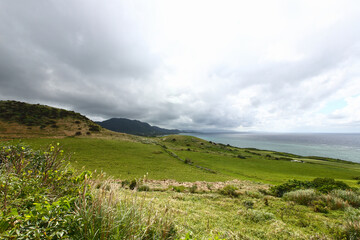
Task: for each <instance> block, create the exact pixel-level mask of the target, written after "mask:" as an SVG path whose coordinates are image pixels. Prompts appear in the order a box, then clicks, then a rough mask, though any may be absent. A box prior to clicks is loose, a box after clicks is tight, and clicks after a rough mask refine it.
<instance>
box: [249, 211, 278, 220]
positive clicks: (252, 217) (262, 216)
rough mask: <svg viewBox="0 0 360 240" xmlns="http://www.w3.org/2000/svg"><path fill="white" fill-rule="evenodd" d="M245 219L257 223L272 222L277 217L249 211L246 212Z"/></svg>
mask: <svg viewBox="0 0 360 240" xmlns="http://www.w3.org/2000/svg"><path fill="white" fill-rule="evenodd" d="M245 218H246V219H247V220H250V221H252V222H255V223H259V222H265V221H270V220H272V219H274V218H275V215H274V214H272V213H269V212H265V211H259V210H254V209H249V210H247V211H246V212H245Z"/></svg>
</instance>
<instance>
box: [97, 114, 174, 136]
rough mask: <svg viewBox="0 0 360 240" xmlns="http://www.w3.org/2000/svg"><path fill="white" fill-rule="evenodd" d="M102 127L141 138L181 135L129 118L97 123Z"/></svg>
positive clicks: (111, 119) (171, 130)
mask: <svg viewBox="0 0 360 240" xmlns="http://www.w3.org/2000/svg"><path fill="white" fill-rule="evenodd" d="M95 123H96V124H99V125H100V126H101V127H103V128H106V129H108V130H111V131H114V132H122V133H128V134H134V135H139V136H158V135H167V134H178V133H181V131H180V130H178V129H165V128H160V127H157V126H151V125H150V124H149V123H146V122H142V121H139V120H131V119H127V118H110V119H108V120H105V121H102V122H100V121H96V122H95Z"/></svg>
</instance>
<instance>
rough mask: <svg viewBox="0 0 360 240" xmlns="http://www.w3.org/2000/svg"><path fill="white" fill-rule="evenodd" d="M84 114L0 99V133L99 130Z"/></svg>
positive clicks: (54, 133)
mask: <svg viewBox="0 0 360 240" xmlns="http://www.w3.org/2000/svg"><path fill="white" fill-rule="evenodd" d="M101 130H102V128H101V127H100V126H99V125H97V124H96V123H94V122H92V121H91V120H90V119H88V118H87V117H85V116H83V115H81V114H80V113H76V112H74V111H68V110H64V109H59V108H54V107H49V106H45V105H40V104H29V103H24V102H18V101H0V136H1V137H5V138H13V137H20V138H21V137H24V136H26V137H29V136H73V135H91V134H93V133H99V132H100V131H101Z"/></svg>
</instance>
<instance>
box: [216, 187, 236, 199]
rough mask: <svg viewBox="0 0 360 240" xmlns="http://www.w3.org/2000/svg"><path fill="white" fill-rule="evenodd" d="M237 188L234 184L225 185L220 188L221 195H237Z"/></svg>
mask: <svg viewBox="0 0 360 240" xmlns="http://www.w3.org/2000/svg"><path fill="white" fill-rule="evenodd" d="M237 190H238V189H237V187H235V186H234V185H226V186H225V187H224V188H223V189H221V190H220V193H221V194H222V195H227V196H230V197H238V196H239V193H238V192H236V191H237Z"/></svg>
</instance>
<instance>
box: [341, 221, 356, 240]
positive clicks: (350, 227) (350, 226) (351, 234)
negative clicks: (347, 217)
mask: <svg viewBox="0 0 360 240" xmlns="http://www.w3.org/2000/svg"><path fill="white" fill-rule="evenodd" d="M343 236H344V237H345V239H350V240H353V239H354V240H355V239H360V221H359V220H354V221H348V222H347V223H345V224H344V226H343Z"/></svg>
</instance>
